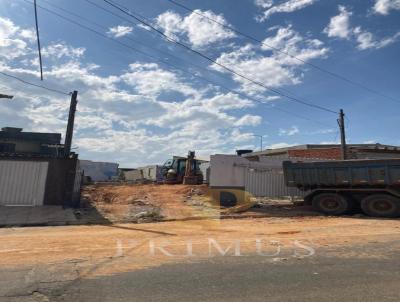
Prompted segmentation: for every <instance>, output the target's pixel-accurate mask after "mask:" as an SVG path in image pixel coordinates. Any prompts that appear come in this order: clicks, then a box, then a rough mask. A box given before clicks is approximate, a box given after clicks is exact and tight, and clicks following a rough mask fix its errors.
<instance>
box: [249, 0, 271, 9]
mask: <svg viewBox="0 0 400 302" xmlns="http://www.w3.org/2000/svg"><path fill="white" fill-rule="evenodd" d="M254 3H255V5H257V6H259V7H262V8H270V7H271V6H272V5H273V4H274V0H255V1H254Z"/></svg>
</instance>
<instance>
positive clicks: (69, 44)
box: [0, 0, 400, 167]
mask: <svg viewBox="0 0 400 302" xmlns="http://www.w3.org/2000/svg"><path fill="white" fill-rule="evenodd" d="M175 1H176V2H178V3H181V4H183V5H185V6H186V7H189V8H191V9H192V10H194V12H192V11H188V10H185V9H184V8H182V7H179V6H177V5H174V4H173V3H171V2H170V1H168V0H147V1H140V0H131V1H128V0H113V2H114V3H117V4H119V5H121V6H122V7H123V9H124V10H126V11H130V12H132V13H134V14H138V15H140V16H141V18H143V20H145V22H146V23H147V24H150V25H151V26H153V27H154V28H156V29H157V30H159V31H160V32H162V33H163V34H164V35H166V36H167V37H168V38H169V39H170V40H173V41H178V42H179V43H182V44H184V45H186V46H188V47H190V48H191V49H193V50H194V51H196V52H198V53H201V54H203V55H205V56H207V57H208V58H210V59H211V60H212V61H214V62H216V63H214V62H212V61H209V60H207V59H205V58H204V57H201V56H200V55H198V54H195V53H194V52H192V51H189V50H188V49H185V48H184V47H181V46H179V45H177V44H176V43H171V41H168V39H167V38H165V37H162V36H161V35H160V34H159V33H157V32H155V31H153V30H152V29H151V28H149V27H148V26H146V25H144V24H142V23H140V22H138V21H137V20H135V19H133V18H131V17H130V16H128V15H126V14H124V13H123V12H121V11H120V10H117V9H115V8H114V7H112V6H110V5H109V4H107V3H106V2H105V1H102V0H73V1H68V0H37V4H38V5H39V6H40V7H38V20H39V30H40V39H41V46H42V57H43V71H44V80H43V81H40V73H39V60H38V51H37V44H36V33H35V19H34V10H33V3H32V2H33V1H32V0H0V72H3V73H6V74H9V75H12V76H16V77H18V78H21V79H23V80H25V81H29V82H31V83H35V84H38V85H43V86H46V87H48V88H51V89H55V90H58V91H61V92H65V94H61V93H55V92H52V91H48V90H44V89H41V88H37V87H33V86H29V85H26V84H24V83H22V82H20V81H17V80H16V79H13V78H10V77H7V76H4V75H2V74H0V93H4V94H11V95H14V99H12V100H8V99H1V100H0V126H1V127H5V126H11V127H20V128H24V130H25V131H40V132H59V133H62V136H63V137H64V133H65V129H66V122H67V117H68V109H69V102H70V97H69V95H68V93H69V92H71V91H74V90H77V91H78V108H77V113H76V120H75V132H74V139H73V148H74V151H75V152H77V153H79V156H80V158H81V159H90V160H96V161H108V162H117V163H120V166H123V167H137V166H141V165H147V164H160V163H163V162H165V161H166V160H167V159H168V158H170V157H171V156H172V155H185V154H187V152H188V150H195V151H196V154H197V155H198V156H199V157H201V158H207V157H208V156H209V155H211V154H216V153H226V154H233V153H234V152H235V150H236V149H253V150H259V149H260V136H263V143H264V145H263V148H264V149H265V148H278V147H286V146H291V145H297V144H319V143H337V142H338V141H339V138H340V137H339V134H338V126H337V115H336V114H334V113H332V112H328V111H326V110H320V109H318V108H315V107H311V106H307V105H305V104H301V103H299V102H298V100H300V101H302V102H305V103H309V104H314V105H317V106H320V107H323V108H327V109H330V110H332V111H334V112H337V111H339V110H340V109H343V110H344V112H345V114H346V120H345V122H346V131H347V139H348V142H349V143H381V144H390V145H400V137H399V136H398V132H399V131H398V129H399V128H398V125H399V123H398V121H399V115H400V90H399V87H400V60H399V54H400V0H346V1H345V0H339V1H336V0H329V1H328V0H237V1H233V0H201V1H200V0H175ZM65 18H67V19H68V20H70V21H73V22H75V23H76V22H79V23H80V24H81V26H79V25H77V24H74V23H71V22H70V21H68V20H66V19H65ZM213 21H217V22H213ZM230 28H233V29H235V30H236V31H234V30H231V29H230ZM237 31H239V32H243V33H246V34H247V35H250V36H251V37H254V38H256V40H259V41H262V42H263V43H258V42H256V41H255V40H252V39H248V38H246V37H244V36H242V35H240V34H238V33H237ZM221 66H223V67H221ZM224 67H226V68H228V69H229V70H227V69H226V68H225V69H224ZM321 70H323V71H321ZM231 71H234V73H232V72H231ZM332 74H335V75H336V76H332ZM339 77H340V78H341V79H339ZM343 78H344V79H346V80H343ZM347 80H350V82H349V81H347ZM351 82H353V83H354V82H355V83H357V84H352V83H351ZM285 96H290V97H291V98H287V97H285ZM293 98H294V99H295V100H293Z"/></svg>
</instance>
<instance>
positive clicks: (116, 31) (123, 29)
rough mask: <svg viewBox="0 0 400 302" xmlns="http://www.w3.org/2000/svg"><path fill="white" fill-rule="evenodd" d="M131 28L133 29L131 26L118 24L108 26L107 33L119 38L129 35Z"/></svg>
mask: <svg viewBox="0 0 400 302" xmlns="http://www.w3.org/2000/svg"><path fill="white" fill-rule="evenodd" d="M132 30H133V27H132V26H123V25H118V26H114V27H110V28H109V30H108V32H107V33H108V34H110V35H112V36H114V37H115V38H120V37H123V36H126V35H129V34H130V33H131V32H132Z"/></svg>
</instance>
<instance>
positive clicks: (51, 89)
mask: <svg viewBox="0 0 400 302" xmlns="http://www.w3.org/2000/svg"><path fill="white" fill-rule="evenodd" d="M0 74H2V75H3V76H6V77H9V78H12V79H14V80H17V81H20V82H21V83H24V84H26V85H30V86H34V87H38V88H42V89H45V90H48V91H51V92H55V93H59V94H62V95H70V94H69V93H66V92H64V91H61V90H57V89H53V88H49V87H46V86H43V85H38V84H35V83H31V82H28V81H26V80H24V79H21V78H19V77H16V76H13V75H11V74H8V73H5V72H3V71H0Z"/></svg>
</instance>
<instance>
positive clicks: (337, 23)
mask: <svg viewBox="0 0 400 302" xmlns="http://www.w3.org/2000/svg"><path fill="white" fill-rule="evenodd" d="M351 15H352V12H350V11H348V10H347V9H346V7H344V6H342V5H339V15H337V16H334V17H332V18H331V20H330V22H329V25H328V26H327V27H326V28H325V29H324V33H326V34H327V35H328V37H336V38H342V39H348V38H349V37H350V35H351V28H350V16H351Z"/></svg>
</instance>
